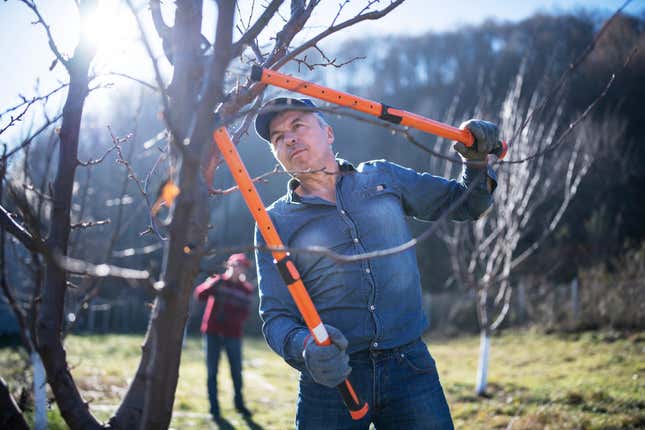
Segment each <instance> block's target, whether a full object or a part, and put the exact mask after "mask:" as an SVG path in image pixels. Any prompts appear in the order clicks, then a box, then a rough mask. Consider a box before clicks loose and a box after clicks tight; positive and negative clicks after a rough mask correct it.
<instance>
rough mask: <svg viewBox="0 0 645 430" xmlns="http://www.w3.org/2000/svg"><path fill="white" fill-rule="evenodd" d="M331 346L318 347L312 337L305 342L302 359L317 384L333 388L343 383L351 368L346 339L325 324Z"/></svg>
mask: <svg viewBox="0 0 645 430" xmlns="http://www.w3.org/2000/svg"><path fill="white" fill-rule="evenodd" d="M325 328H326V329H327V333H329V339H330V340H331V345H327V346H320V345H318V344H316V342H315V341H314V339H313V337H309V338H307V340H306V341H305V345H304V349H303V351H302V357H303V358H304V359H305V366H306V367H307V370H308V371H309V374H310V375H311V377H312V378H313V380H314V381H316V382H317V383H318V384H321V385H324V386H326V387H330V388H333V387H335V386H337V385H338V384H340V383H341V382H343V381H344V380H345V379H346V378H347V376H348V375H349V373H350V372H351V371H352V368H351V367H349V355H347V345H348V342H347V339H346V338H345V336H343V334H342V333H341V332H340V330H338V329H337V328H336V327H332V326H330V325H327V324H325Z"/></svg>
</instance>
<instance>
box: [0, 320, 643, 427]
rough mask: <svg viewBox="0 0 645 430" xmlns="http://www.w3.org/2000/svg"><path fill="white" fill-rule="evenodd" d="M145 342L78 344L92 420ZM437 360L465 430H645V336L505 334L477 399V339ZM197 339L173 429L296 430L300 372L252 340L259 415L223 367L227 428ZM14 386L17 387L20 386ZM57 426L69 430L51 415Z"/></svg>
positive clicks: (5, 369) (446, 346) (436, 348)
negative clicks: (235, 398) (241, 405)
mask: <svg viewBox="0 0 645 430" xmlns="http://www.w3.org/2000/svg"><path fill="white" fill-rule="evenodd" d="M141 341H142V338H141V337H139V336H120V335H110V336H72V337H70V338H69V339H68V341H67V345H66V348H67V351H68V357H69V364H70V366H71V367H72V373H73V374H74V377H75V378H76V381H77V383H78V385H79V387H80V389H81V390H82V393H83V396H84V398H85V399H86V400H90V401H91V409H92V411H93V413H94V414H95V415H96V416H97V417H98V418H99V419H102V420H105V419H107V418H108V417H109V416H110V415H111V414H112V413H113V412H114V410H115V409H116V406H117V405H118V403H119V402H120V399H121V397H122V396H123V394H124V392H125V390H126V388H127V385H128V382H129V380H130V378H131V377H132V376H133V374H134V372H135V370H136V368H137V365H138V361H139V351H140V349H139V345H140V343H141ZM426 341H427V343H428V344H429V345H430V351H431V352H432V354H433V355H434V357H435V359H436V361H437V364H438V367H439V373H440V375H441V379H442V383H443V386H444V389H445V390H446V395H447V397H448V401H449V403H450V406H451V410H452V414H453V418H454V420H455V426H456V428H457V429H496V428H500V429H558V430H560V429H562V430H564V429H605V430H609V429H636V428H645V333H639V334H632V335H617V334H614V333H583V334H581V335H567V336H557V335H544V334H539V333H537V332H533V331H515V332H506V333H504V334H503V335H500V336H497V337H495V338H494V339H493V340H492V342H491V366H490V369H489V390H488V391H489V395H488V396H487V397H485V398H482V397H477V396H475V395H474V393H473V386H474V379H475V373H476V363H477V352H478V346H479V340H478V338H476V337H461V338H458V339H454V340H435V339H432V338H429V339H426ZM203 360H204V354H203V351H202V343H201V339H199V338H189V339H187V341H186V344H185V349H184V353H183V356H182V364H181V371H180V379H179V385H178V389H177V397H176V400H175V408H174V411H175V412H174V414H173V420H172V424H171V426H172V427H173V428H176V429H187V428H195V429H218V428H221V429H252V430H253V429H266V430H269V429H279V430H282V429H290V428H292V427H293V416H294V412H295V406H294V399H295V393H296V385H297V373H296V372H295V371H294V370H292V369H291V368H290V367H288V366H287V365H286V364H285V363H284V362H283V361H282V360H281V359H279V358H278V357H277V356H276V355H275V354H274V353H273V352H271V351H270V350H269V349H268V348H267V347H266V346H265V344H264V342H263V341H262V340H260V339H248V338H247V339H245V344H244V376H245V396H246V399H247V403H248V406H249V408H250V409H251V410H252V411H253V413H254V415H253V419H252V420H246V421H245V420H244V419H243V418H242V417H241V416H240V415H239V414H237V413H236V412H235V410H234V408H233V404H232V386H231V382H230V379H229V377H228V364H227V363H226V360H225V359H223V360H222V367H221V369H220V375H221V376H220V403H221V407H222V414H223V416H224V417H225V419H226V422H224V423H223V425H220V426H219V427H218V426H217V425H216V424H215V423H213V422H211V421H210V419H209V416H208V414H207V411H208V400H207V395H206V386H205V381H206V378H205V366H204V361H203ZM19 362H20V360H19V358H18V356H17V354H16V352H15V351H13V350H10V349H0V369H2V370H1V373H0V376H3V377H4V378H5V379H6V380H8V382H9V383H10V385H11V387H12V388H13V387H14V386H15V385H16V382H15V381H17V380H19V379H20V377H21V376H20V373H21V370H20V366H19V364H18V363H19ZM12 381H13V382H14V383H13V384H12ZM50 417H51V421H52V422H51V423H50V424H51V425H50V428H53V429H56V428H65V426H64V424H61V423H62V421H61V420H60V417H58V416H57V412H56V410H55V408H54V410H52V411H51V414H50Z"/></svg>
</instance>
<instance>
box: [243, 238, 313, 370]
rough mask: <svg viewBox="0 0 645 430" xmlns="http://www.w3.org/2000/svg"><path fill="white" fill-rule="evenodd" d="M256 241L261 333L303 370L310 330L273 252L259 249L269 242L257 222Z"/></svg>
mask: <svg viewBox="0 0 645 430" xmlns="http://www.w3.org/2000/svg"><path fill="white" fill-rule="evenodd" d="M255 245H256V250H255V261H256V266H257V275H258V277H257V279H258V290H259V295H260V318H261V319H262V334H263V335H264V338H265V339H266V341H267V343H268V344H269V346H270V347H271V349H273V350H274V351H275V352H276V353H277V354H278V355H280V356H281V357H282V358H283V359H284V360H285V361H286V362H287V363H288V364H289V365H291V366H292V367H294V368H296V369H298V370H300V371H303V370H304V369H305V362H304V359H303V357H302V351H303V348H304V346H305V339H306V338H307V335H308V334H309V330H308V329H307V326H306V325H305V323H304V321H303V320H302V319H301V318H300V316H299V315H300V314H299V312H298V308H297V307H296V304H295V303H294V301H293V299H292V298H291V295H290V294H289V290H288V289H287V286H286V285H285V283H284V281H283V280H282V278H281V277H280V274H279V273H278V270H277V268H276V267H275V264H273V256H272V255H271V252H269V251H266V250H262V249H258V248H263V247H265V246H266V244H265V242H264V239H263V238H262V236H261V235H260V233H259V231H258V229H257V226H256V229H255Z"/></svg>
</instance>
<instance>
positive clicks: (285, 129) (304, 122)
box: [269, 110, 335, 172]
mask: <svg viewBox="0 0 645 430" xmlns="http://www.w3.org/2000/svg"><path fill="white" fill-rule="evenodd" d="M269 133H270V138H271V149H272V151H273V155H274V156H275V158H276V159H277V160H278V161H279V162H280V164H282V167H283V168H284V169H285V170H286V171H289V172H302V171H306V170H308V169H311V170H318V169H321V168H323V167H325V166H328V165H329V163H330V162H331V163H333V162H335V161H334V153H333V151H332V146H331V145H332V143H333V142H334V132H333V130H332V128H331V127H329V126H321V125H320V123H319V122H318V117H317V116H316V114H314V113H311V112H303V111H297V110H293V111H285V112H281V113H279V114H278V115H276V116H275V118H273V119H272V120H271V122H270V123H269Z"/></svg>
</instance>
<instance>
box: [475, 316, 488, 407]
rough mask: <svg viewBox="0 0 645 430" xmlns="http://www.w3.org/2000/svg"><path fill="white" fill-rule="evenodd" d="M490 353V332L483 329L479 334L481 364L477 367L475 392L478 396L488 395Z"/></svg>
mask: <svg viewBox="0 0 645 430" xmlns="http://www.w3.org/2000/svg"><path fill="white" fill-rule="evenodd" d="M489 352H490V336H489V334H488V330H486V329H483V330H481V331H480V334H479V363H478V365H477V379H476V381H475V392H476V393H477V395H478V396H483V395H484V394H486V386H487V385H488V357H489Z"/></svg>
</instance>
